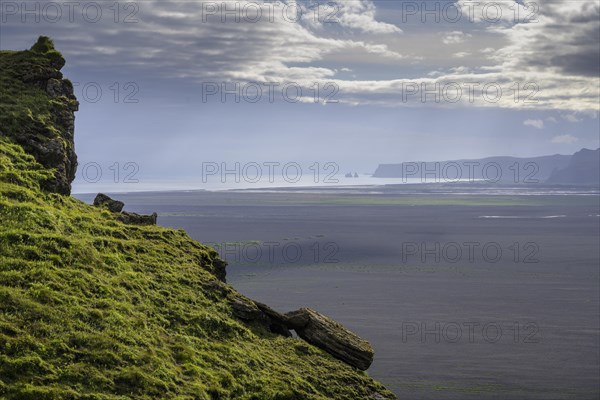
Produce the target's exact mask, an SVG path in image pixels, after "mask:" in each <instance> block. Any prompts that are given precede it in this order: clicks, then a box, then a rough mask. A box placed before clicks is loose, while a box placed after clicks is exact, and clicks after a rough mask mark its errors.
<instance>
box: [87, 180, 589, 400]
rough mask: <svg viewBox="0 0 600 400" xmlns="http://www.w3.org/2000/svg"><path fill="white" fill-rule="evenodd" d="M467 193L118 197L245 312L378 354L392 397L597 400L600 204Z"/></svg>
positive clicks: (540, 191) (572, 196)
mask: <svg viewBox="0 0 600 400" xmlns="http://www.w3.org/2000/svg"><path fill="white" fill-rule="evenodd" d="M465 190H466V188H464V187H450V188H446V187H444V188H443V190H440V187H439V186H435V185H433V186H431V187H429V186H424V185H421V186H418V187H417V186H415V187H411V186H406V187H403V188H397V187H388V188H381V187H379V188H377V189H376V190H375V189H373V188H359V189H355V190H351V189H344V190H334V189H332V190H323V189H320V190H314V191H311V190H298V191H294V190H281V191H278V190H273V191H268V192H262V191H256V192H249V191H240V192H233V191H229V192H202V191H198V192H169V193H137V194H119V195H115V197H116V198H119V199H121V200H123V201H125V203H126V204H127V207H126V209H128V210H130V211H137V212H144V213H146V212H152V211H156V212H158V214H159V224H161V225H164V226H169V227H178V228H183V229H185V230H186V231H187V232H188V233H189V234H190V235H191V236H192V237H193V238H195V239H197V240H199V241H202V242H208V243H213V244H214V245H215V246H216V247H218V248H219V250H220V252H221V255H222V256H223V257H224V258H226V259H227V260H228V262H229V267H228V281H229V283H231V284H232V285H233V286H235V287H236V288H237V289H238V290H240V291H241V292H242V293H244V294H246V295H248V296H249V297H251V298H254V299H256V300H260V301H263V302H266V303H268V304H270V305H272V306H273V307H275V308H277V309H279V310H281V311H290V310H294V309H297V308H299V307H305V306H307V307H312V308H315V309H317V310H319V311H321V312H323V313H325V314H328V315H330V316H331V317H333V318H334V319H336V320H338V321H339V322H341V323H343V324H344V325H346V326H347V327H348V328H350V329H352V330H354V331H355V332H357V333H358V334H360V335H361V336H363V337H364V338H367V339H368V340H370V341H371V342H372V344H373V346H374V348H375V351H376V357H375V362H374V364H373V365H372V367H371V368H370V369H369V371H368V373H369V374H371V375H372V376H373V377H375V378H376V379H379V380H381V381H382V382H383V383H384V384H386V385H387V386H388V387H389V388H390V389H391V390H392V391H394V392H395V393H396V394H397V395H398V396H399V398H410V399H524V398H528V399H597V398H598V396H599V395H600V391H599V379H600V378H599V376H600V368H599V351H600V346H599V340H600V329H599V328H600V322H599V315H600V304H599V290H600V287H599V282H600V274H599V262H600V261H599V260H600V249H599V241H600V218H599V217H598V214H600V212H599V208H600V206H599V198H598V195H597V193H596V194H591V195H590V193H586V190H578V189H573V188H570V189H568V190H563V189H562V188H539V187H535V188H527V189H525V188H512V189H510V188H506V187H500V188H484V187H482V188H477V190H475V191H473V190H471V193H475V194H471V195H467V194H465ZM78 197H80V198H82V199H84V200H86V201H90V199H91V196H87V195H80V196H78Z"/></svg>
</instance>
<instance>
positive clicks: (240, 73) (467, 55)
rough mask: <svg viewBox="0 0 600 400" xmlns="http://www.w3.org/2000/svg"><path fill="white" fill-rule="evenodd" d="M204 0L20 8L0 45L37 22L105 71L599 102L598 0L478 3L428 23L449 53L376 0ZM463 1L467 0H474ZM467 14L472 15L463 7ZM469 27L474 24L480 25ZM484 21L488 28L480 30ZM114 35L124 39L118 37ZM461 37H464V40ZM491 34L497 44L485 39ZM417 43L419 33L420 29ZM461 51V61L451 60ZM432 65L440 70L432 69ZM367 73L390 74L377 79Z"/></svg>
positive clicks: (70, 53) (351, 91)
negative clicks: (55, 10)
mask: <svg viewBox="0 0 600 400" xmlns="http://www.w3.org/2000/svg"><path fill="white" fill-rule="evenodd" d="M208 3H210V4H213V5H214V4H215V2H213V1H200V0H199V1H193V2H163V1H158V0H148V1H144V2H143V3H140V6H139V13H138V14H137V15H136V16H135V17H136V19H138V20H139V22H138V23H134V24H124V23H119V24H115V23H114V21H113V19H112V18H108V17H107V18H104V19H102V21H100V22H99V23H87V22H85V21H82V20H81V19H77V20H76V21H75V22H74V23H69V22H67V23H61V24H44V23H41V24H36V25H34V26H33V27H32V25H33V24H23V23H22V22H21V18H20V16H19V15H16V16H12V17H9V20H8V21H7V23H4V22H3V25H2V42H3V47H4V46H6V43H10V42H9V40H11V38H17V39H15V40H16V41H17V42H18V41H19V40H20V41H23V38H30V39H31V40H34V38H32V37H31V36H33V35H34V33H33V30H35V31H36V33H37V32H38V31H39V32H40V33H43V34H50V35H51V36H53V37H54V39H55V41H56V43H57V46H58V47H59V49H60V50H61V51H63V52H64V53H65V55H66V56H67V58H68V60H69V67H80V68H81V67H84V68H87V70H91V69H94V70H100V71H102V72H106V73H108V74H117V73H124V72H125V73H127V74H129V75H130V76H131V75H135V76H139V77H144V78H165V79H171V78H180V79H186V80H187V81H190V82H192V83H194V82H195V83H201V82H204V81H206V80H211V81H223V80H225V81H229V80H235V81H239V82H241V83H244V82H290V81H291V82H298V83H300V84H302V85H305V84H306V85H307V86H312V85H314V83H316V82H319V83H321V84H324V83H329V82H334V83H335V84H337V85H338V86H339V87H340V95H339V97H340V100H341V101H342V102H344V103H347V104H375V105H385V106H399V107H402V106H407V105H422V104H421V97H420V96H419V95H416V96H412V97H410V98H409V101H405V96H404V93H403V91H402V88H403V86H404V87H406V85H407V84H416V85H418V86H419V87H422V85H436V84H437V85H441V86H444V85H453V84H459V85H462V86H463V89H462V90H463V96H462V98H461V101H457V102H456V103H451V102H448V101H445V102H444V101H442V102H441V105H442V106H448V107H459V106H469V107H474V106H477V107H496V108H514V109H542V110H548V109H554V110H560V111H561V112H565V113H573V112H578V113H581V112H585V111H590V112H595V113H597V112H598V97H599V95H600V89H599V87H600V78H599V77H598V73H597V72H596V70H597V65H596V61H594V60H597V59H598V58H599V57H598V52H599V50H598V45H597V37H598V33H599V32H600V31H599V27H600V21H599V20H598V17H599V16H600V12H599V6H598V4H597V2H595V1H594V0H583V1H571V0H554V1H547V0H541V1H539V11H538V12H537V13H535V15H536V17H537V22H532V21H530V22H526V21H515V20H514V15H515V12H516V10H518V11H519V15H522V16H526V15H529V14H531V13H532V10H531V9H527V7H525V6H524V5H523V4H521V3H519V2H516V1H514V0H506V1H503V2H500V3H498V4H501V5H502V11H503V17H502V18H501V21H500V22H499V23H492V24H491V23H486V22H485V21H482V19H481V18H480V17H477V15H481V14H482V9H476V10H475V11H474V15H475V16H476V18H475V22H474V23H472V24H469V25H467V26H466V27H465V28H463V30H456V31H451V32H443V31H439V29H440V26H439V24H430V25H428V26H427V27H426V28H427V29H428V30H429V32H428V34H429V35H430V37H432V38H436V39H438V44H439V46H440V47H442V44H441V43H439V38H440V37H441V41H442V42H443V43H444V44H446V45H447V46H448V47H449V49H448V50H447V54H449V55H448V56H444V55H443V54H442V55H440V54H438V53H436V54H430V53H427V52H425V53H419V54H418V56H419V57H416V56H412V55H411V54H410V53H411V50H412V49H411V48H410V43H411V42H410V41H407V42H400V41H399V38H401V37H402V36H400V35H399V34H400V33H402V30H401V29H400V28H399V27H398V26H396V25H394V24H391V23H388V22H383V21H381V20H378V19H377V16H378V9H377V6H376V3H374V2H373V1H371V0H353V1H343V0H338V1H335V2H331V4H329V3H327V4H321V5H319V6H318V8H319V10H320V11H319V13H318V15H320V16H321V18H315V17H314V10H312V9H311V6H310V5H309V3H308V2H306V1H295V0H284V1H281V2H265V3H264V4H263V3H261V2H258V3H257V2H256V1H255V0H254V1H250V0H248V1H245V0H241V1H239V3H240V4H241V5H243V4H245V3H252V4H254V5H256V4H261V7H263V17H262V18H261V19H260V20H259V21H257V22H249V21H247V20H244V18H242V19H241V21H240V22H236V21H235V20H234V19H235V16H233V18H229V19H227V21H226V22H225V23H223V22H222V20H221V15H219V14H217V15H212V16H210V17H209V18H206V13H204V12H203V10H204V11H205V9H203V7H204V6H205V5H206V4H208ZM267 3H269V7H268V6H267ZM467 3H469V2H468V1H467V0H458V3H457V4H458V5H459V6H461V7H467V6H468V5H467ZM485 3H486V2H483V4H485ZM57 4H58V3H57ZM216 4H222V3H220V2H217V3H216ZM273 4H278V5H277V6H273ZM470 4H471V6H470V7H473V5H472V4H474V3H473V2H470ZM271 6H273V7H285V6H288V7H292V6H294V7H299V9H301V10H303V11H302V14H301V15H302V17H301V18H299V19H298V20H297V21H290V20H289V18H288V19H286V18H283V14H282V12H281V9H276V10H275V12H274V13H273V14H272V15H273V18H272V19H269V18H267V16H268V15H270V11H269V10H270V9H271ZM324 7H329V8H324ZM476 7H483V5H482V6H476ZM242 9H243V7H242ZM108 11H109V10H107V14H108V15H110V13H108ZM332 13H333V14H332ZM463 15H468V12H467V10H465V11H464V12H463ZM329 19H332V20H333V21H328V20H329ZM461 26H462V25H461ZM403 27H404V26H403ZM421 28H422V27H421V26H419V27H417V28H414V27H412V26H410V25H406V27H404V29H405V30H406V32H404V33H405V35H403V37H406V36H409V33H410V34H415V35H416V34H420V33H421V31H420V30H419V29H421ZM409 29H414V32H412V31H411V32H409V31H408V30H409ZM467 29H471V31H469V30H467ZM74 32H76V34H74ZM415 32H416V33H415ZM474 32H478V35H477V36H476V37H475V36H474ZM481 32H483V33H484V34H485V36H484V37H485V38H486V39H488V38H490V37H491V38H492V39H493V40H489V41H487V40H486V41H481V40H479V39H480V35H479V33H481ZM117 37H118V38H119V40H115V38H117ZM476 39H477V40H476ZM478 40H479V42H478ZM465 42H468V43H465ZM477 42H478V43H477ZM19 43H20V42H19ZM399 43H400V44H399ZM404 43H408V46H404ZM27 44H28V45H30V43H27ZM467 44H468V45H469V47H468V48H463V47H466V45H467ZM491 45H492V46H493V48H492V47H488V46H491ZM414 46H415V48H417V47H418V46H421V47H423V46H424V45H423V42H422V41H421V42H415V44H414ZM459 46H460V47H459ZM478 46H480V47H481V48H482V49H481V50H478ZM450 49H452V50H454V52H451V51H450ZM417 50H420V49H417ZM415 51H416V50H415ZM400 52H402V53H400ZM482 53H483V54H485V57H482ZM441 57H443V62H447V63H448V64H447V65H446V66H445V67H444V66H440V58H441ZM456 60H460V63H461V64H462V65H464V67H463V66H461V67H458V68H452V67H453V66H454V65H455V63H456ZM569 60H572V62H571V61H569ZM414 62H416V64H412V63H414ZM341 66H344V67H346V68H349V69H352V70H353V71H354V74H355V75H356V77H349V76H348V75H347V74H342V73H341V69H340V67H341ZM433 70H435V71H436V73H435V74H434V75H430V74H429V72H430V71H433ZM380 71H383V73H381V74H380V73H379V72H380ZM408 74H410V75H408ZM373 76H377V77H382V76H383V77H385V78H382V79H376V80H374V79H373ZM408 76H410V77H411V78H410V79H408V78H407V77H408ZM342 78H343V79H342ZM464 85H476V86H472V87H475V88H476V89H474V94H475V96H474V97H475V100H474V101H470V100H469V94H468V90H469V89H466V88H465V86H464ZM490 85H491V87H492V89H495V88H496V87H500V88H501V91H502V94H503V95H502V97H501V98H500V99H498V100H497V101H489V100H488V99H485V98H484V96H482V95H481V92H482V91H483V90H484V88H485V87H489V86H490ZM492 91H493V90H492ZM515 91H517V92H516V93H515ZM516 100H517V101H516ZM430 104H432V103H430ZM582 115H584V114H582Z"/></svg>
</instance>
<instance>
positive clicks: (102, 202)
mask: <svg viewBox="0 0 600 400" xmlns="http://www.w3.org/2000/svg"><path fill="white" fill-rule="evenodd" d="M94 206H96V207H100V208H106V209H108V211H110V212H113V213H115V214H118V215H117V219H118V220H119V221H121V222H123V223H124V224H127V225H156V221H157V219H158V214H156V213H152V214H151V215H142V214H137V213H133V212H126V211H122V210H123V207H125V203H123V202H122V201H119V200H113V199H111V198H110V197H108V196H107V195H105V194H103V193H98V195H96V198H95V199H94Z"/></svg>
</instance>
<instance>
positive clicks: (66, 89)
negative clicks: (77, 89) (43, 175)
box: [0, 36, 79, 194]
mask: <svg viewBox="0 0 600 400" xmlns="http://www.w3.org/2000/svg"><path fill="white" fill-rule="evenodd" d="M64 64H65V60H64V58H63V56H62V55H61V54H60V53H59V52H58V51H56V50H55V49H54V44H53V43H52V40H50V39H49V38H47V37H45V36H42V37H40V38H39V40H38V41H37V43H36V44H34V45H33V47H32V48H31V50H26V51H0V136H8V137H11V138H13V139H14V141H15V142H16V143H18V144H20V145H21V146H23V148H24V149H25V150H26V151H27V152H28V153H29V154H31V155H33V156H34V157H35V159H36V160H37V161H38V162H39V163H40V164H42V165H43V166H44V167H46V168H48V169H52V170H53V177H52V178H50V179H48V180H47V181H45V182H42V186H43V187H44V189H46V190H49V191H53V192H56V193H61V194H69V193H70V192H71V182H72V181H73V179H74V178H75V172H76V169H77V156H76V154H75V146H74V131H75V111H77V109H78V107H79V103H78V102H77V99H76V98H75V95H74V94H73V85H72V84H71V82H70V81H68V80H66V79H63V76H62V73H61V72H60V69H61V68H62V67H63V66H64Z"/></svg>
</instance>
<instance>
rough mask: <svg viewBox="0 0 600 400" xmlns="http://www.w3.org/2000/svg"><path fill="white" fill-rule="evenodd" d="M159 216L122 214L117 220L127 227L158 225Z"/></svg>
mask: <svg viewBox="0 0 600 400" xmlns="http://www.w3.org/2000/svg"><path fill="white" fill-rule="evenodd" d="M157 218H158V214H156V213H152V214H151V215H141V214H136V213H130V212H125V211H123V212H121V213H120V214H119V216H118V217H117V219H118V220H119V221H121V222H122V223H124V224H127V225H156V220H157Z"/></svg>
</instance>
